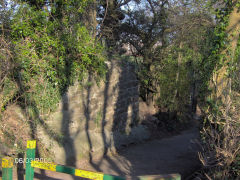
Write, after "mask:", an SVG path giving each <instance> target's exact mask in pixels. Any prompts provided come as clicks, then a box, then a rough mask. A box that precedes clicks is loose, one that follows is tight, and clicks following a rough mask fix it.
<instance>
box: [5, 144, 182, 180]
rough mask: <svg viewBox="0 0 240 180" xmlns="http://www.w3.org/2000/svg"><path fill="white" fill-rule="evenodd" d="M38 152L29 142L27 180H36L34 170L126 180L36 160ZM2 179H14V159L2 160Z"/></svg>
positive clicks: (164, 179)
mask: <svg viewBox="0 0 240 180" xmlns="http://www.w3.org/2000/svg"><path fill="white" fill-rule="evenodd" d="M35 152H36V140H30V141H27V152H26V171H25V179H26V180H33V179H34V168H39V169H43V170H48V171H55V172H60V173H65V174H70V175H73V176H78V177H82V178H87V179H93V180H125V179H126V178H124V177H119V176H114V175H108V174H104V173H100V172H92V171H86V170H81V169H75V168H73V167H68V166H63V165H58V164H54V163H46V162H41V161H36V160H35ZM2 179H3V180H12V179H13V159H12V158H10V157H6V158H3V159H2ZM134 179H138V180H181V175H180V174H169V175H154V176H138V177H135V178H134Z"/></svg>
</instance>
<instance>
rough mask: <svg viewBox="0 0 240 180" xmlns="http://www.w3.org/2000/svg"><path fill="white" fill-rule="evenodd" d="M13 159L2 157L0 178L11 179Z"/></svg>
mask: <svg viewBox="0 0 240 180" xmlns="http://www.w3.org/2000/svg"><path fill="white" fill-rule="evenodd" d="M12 174H13V160H12V158H9V157H5V158H3V159H2V179H3V180H12V177H13V175H12Z"/></svg>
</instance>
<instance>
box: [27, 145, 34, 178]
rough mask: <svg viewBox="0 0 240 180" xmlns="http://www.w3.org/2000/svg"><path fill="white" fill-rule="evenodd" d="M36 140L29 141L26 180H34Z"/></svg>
mask: <svg viewBox="0 0 240 180" xmlns="http://www.w3.org/2000/svg"><path fill="white" fill-rule="evenodd" d="M35 150H36V140H30V141H27V157H26V177H25V178H26V180H33V178H34V168H33V167H32V166H31V161H34V159H35Z"/></svg>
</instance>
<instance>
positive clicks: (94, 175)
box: [31, 161, 125, 180]
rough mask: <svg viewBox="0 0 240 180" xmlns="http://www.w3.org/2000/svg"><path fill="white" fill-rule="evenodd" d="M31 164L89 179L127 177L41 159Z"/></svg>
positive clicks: (111, 179) (109, 179)
mask: <svg viewBox="0 0 240 180" xmlns="http://www.w3.org/2000/svg"><path fill="white" fill-rule="evenodd" d="M31 166H32V167H34V168H39V169H44V170H49V171H55V172H61V173H65V174H70V175H74V176H79V177H82V178H87V179H94V180H124V179H125V178H122V177H119V176H112V175H107V174H103V173H99V172H91V171H86V170H81V169H75V168H72V167H67V166H62V165H57V164H54V163H45V162H40V161H32V163H31Z"/></svg>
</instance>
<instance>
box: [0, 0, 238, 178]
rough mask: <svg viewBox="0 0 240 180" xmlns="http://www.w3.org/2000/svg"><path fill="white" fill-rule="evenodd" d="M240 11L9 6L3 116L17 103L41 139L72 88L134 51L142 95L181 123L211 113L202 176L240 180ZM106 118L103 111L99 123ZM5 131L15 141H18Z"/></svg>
mask: <svg viewBox="0 0 240 180" xmlns="http://www.w3.org/2000/svg"><path fill="white" fill-rule="evenodd" d="M239 7H240V2H239V1H238V0H223V1H221V0H209V1H206V0H180V1H177V0H176V1H175V0H173V1H168V0H142V1H137V0H123V1H118V0H106V1H105V0H101V1H95V0H86V1H75V0H71V1H62V0H51V1H42V0H37V1H31V0H19V1H11V2H10V1H5V0H4V1H2V2H1V4H0V17H1V19H0V25H1V30H0V110H1V114H3V113H4V112H5V110H6V109H7V107H8V106H9V105H11V104H14V103H16V104H17V105H19V106H20V107H21V109H22V110H23V111H24V113H25V115H26V119H28V120H29V121H28V122H29V125H30V127H31V128H32V136H34V129H35V128H36V124H37V123H40V124H41V125H43V126H45V124H44V117H47V115H48V114H49V113H51V112H52V111H54V110H55V109H56V107H57V105H58V102H59V100H60V98H61V96H62V95H63V94H64V93H65V92H66V91H67V88H68V87H69V86H70V85H72V84H73V83H74V82H76V81H80V82H81V81H82V80H84V79H85V77H86V75H87V74H89V73H90V74H92V75H93V76H94V77H95V79H100V78H102V77H104V75H105V73H106V67H105V63H104V61H105V60H106V56H107V55H109V56H108V57H111V58H113V57H114V55H121V54H124V53H126V54H127V55H126V54H125V55H124V56H123V57H127V58H128V59H131V61H133V62H134V63H135V65H136V67H137V68H136V69H137V71H136V74H137V77H138V79H139V82H140V96H141V98H142V99H143V100H144V101H146V102H147V103H148V104H149V105H150V106H155V107H158V109H159V112H165V113H169V114H170V116H169V117H170V119H169V122H171V123H172V127H174V128H176V124H177V123H179V122H180V123H185V122H186V121H188V120H187V118H189V117H191V116H190V115H192V114H194V113H195V112H196V107H197V106H200V107H201V110H202V117H203V122H202V127H201V132H202V133H201V135H202V142H203V143H202V144H203V149H204V151H203V153H202V154H201V155H200V159H201V161H202V163H203V167H204V168H203V170H202V171H201V176H202V177H204V178H208V179H236V178H237V177H239V176H240V144H239V137H240V132H239V126H240V122H239V112H238V110H239V108H240V97H239V95H240V92H239V91H240V83H239V82H240V78H239V72H240V66H239V53H240V40H239V39H240V38H239V33H240V18H239V17H240V14H239ZM100 42H101V43H100ZM127 58H126V59H127ZM171 117H172V118H173V117H177V118H176V121H172V119H171ZM100 119H101V117H100V116H99V114H98V115H97V117H96V120H95V123H97V124H99V120H100ZM168 125H169V123H168ZM49 131H50V134H51V130H49ZM4 132H5V134H6V136H8V137H9V139H10V140H11V142H12V144H13V143H14V142H15V140H14V139H16V137H15V136H16V135H13V136H12V135H9V131H4ZM10 134H11V133H10ZM52 136H53V137H54V138H55V139H58V140H59V139H61V138H60V137H59V136H58V135H56V134H52ZM59 141H60V140H59ZM9 142H10V141H9Z"/></svg>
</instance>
